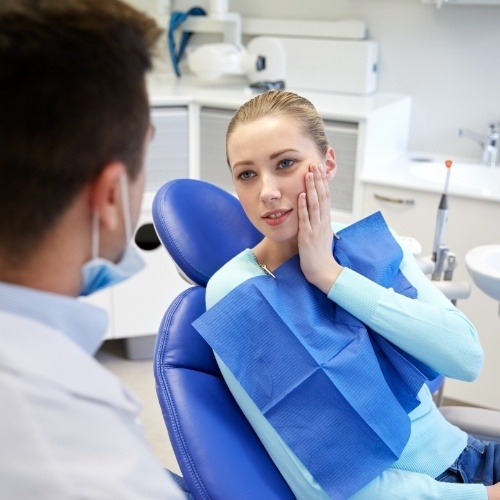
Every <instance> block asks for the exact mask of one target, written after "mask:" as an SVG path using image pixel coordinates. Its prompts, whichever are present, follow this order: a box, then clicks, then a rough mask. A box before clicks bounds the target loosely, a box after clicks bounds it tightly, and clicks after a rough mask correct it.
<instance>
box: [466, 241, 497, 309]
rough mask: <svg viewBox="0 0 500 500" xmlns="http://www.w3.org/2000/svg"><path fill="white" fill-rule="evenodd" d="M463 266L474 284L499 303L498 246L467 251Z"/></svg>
mask: <svg viewBox="0 0 500 500" xmlns="http://www.w3.org/2000/svg"><path fill="white" fill-rule="evenodd" d="M465 265H466V266H467V270H468V271H469V274H470V275H471V278H472V280H473V281H474V283H475V284H476V285H477V286H478V287H479V288H480V289H481V290H482V291H483V292H484V293H486V294H487V295H489V296H490V297H493V298H494V299H496V300H498V301H500V244H498V245H483V246H479V247H476V248H473V249H472V250H469V251H468V252H467V254H466V255H465Z"/></svg>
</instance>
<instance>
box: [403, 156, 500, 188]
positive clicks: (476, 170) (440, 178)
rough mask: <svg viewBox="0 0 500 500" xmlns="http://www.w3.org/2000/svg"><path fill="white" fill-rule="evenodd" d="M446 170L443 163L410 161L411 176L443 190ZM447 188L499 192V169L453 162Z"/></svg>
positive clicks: (477, 164)
mask: <svg viewBox="0 0 500 500" xmlns="http://www.w3.org/2000/svg"><path fill="white" fill-rule="evenodd" d="M447 170H448V169H447V168H446V166H445V165H444V162H436V161H430V162H427V161H412V164H411V166H410V173H411V175H413V176H415V177H417V178H418V179H421V180H423V181H426V182H429V183H432V184H437V185H438V186H439V187H440V188H443V189H444V184H445V181H446V172H447ZM449 188H450V190H451V191H453V188H459V189H461V188H469V189H470V188H472V189H476V190H480V191H482V190H499V191H500V167H498V168H488V167H486V166H484V165H481V164H479V163H464V162H453V164H452V166H451V172H450V184H449Z"/></svg>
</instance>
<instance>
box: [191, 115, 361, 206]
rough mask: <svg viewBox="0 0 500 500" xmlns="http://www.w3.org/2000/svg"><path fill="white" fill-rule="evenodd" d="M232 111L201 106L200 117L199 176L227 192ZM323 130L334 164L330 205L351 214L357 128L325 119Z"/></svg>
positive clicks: (352, 124) (229, 177)
mask: <svg viewBox="0 0 500 500" xmlns="http://www.w3.org/2000/svg"><path fill="white" fill-rule="evenodd" d="M233 114H234V112H232V111H226V110H221V109H213V108H203V109H202V110H201V119H200V151H201V154H200V157H201V165H200V177H201V179H203V180H205V181H208V182H211V183H213V184H217V185H218V186H220V187H222V188H224V189H227V190H228V191H234V186H233V183H232V180H231V175H230V173H229V170H228V166H227V162H226V130H227V126H228V124H229V122H230V120H231V118H232V116H233ZM325 131H326V135H327V137H328V140H329V142H330V144H331V145H332V147H333V148H334V150H335V154H336V158H337V165H338V169H337V174H336V176H335V179H334V180H333V182H332V208H333V209H334V210H339V211H341V212H346V213H351V212H352V210H353V199H354V188H355V170H356V149H357V137H358V127H357V124H356V123H347V122H336V121H326V122H325Z"/></svg>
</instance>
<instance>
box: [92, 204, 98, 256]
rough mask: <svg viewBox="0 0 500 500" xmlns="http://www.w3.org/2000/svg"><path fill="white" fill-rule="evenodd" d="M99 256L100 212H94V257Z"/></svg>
mask: <svg viewBox="0 0 500 500" xmlns="http://www.w3.org/2000/svg"><path fill="white" fill-rule="evenodd" d="M97 258H99V212H98V211H97V210H94V213H93V214H92V259H97Z"/></svg>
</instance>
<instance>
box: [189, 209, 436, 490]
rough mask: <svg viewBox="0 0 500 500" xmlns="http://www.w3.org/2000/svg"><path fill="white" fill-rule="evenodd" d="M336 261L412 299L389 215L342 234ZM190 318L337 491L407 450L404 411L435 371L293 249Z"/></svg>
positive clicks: (355, 485)
mask: <svg viewBox="0 0 500 500" xmlns="http://www.w3.org/2000/svg"><path fill="white" fill-rule="evenodd" d="M339 236H340V237H341V238H340V240H337V241H336V242H335V245H334V249H333V254H334V256H335V258H336V259H337V260H338V262H339V263H340V264H341V265H343V266H346V267H350V268H352V269H354V270H355V271H357V272H359V273H361V274H364V275H365V276H367V277H369V278H370V279H372V280H374V281H376V282H377V283H379V284H381V285H383V286H386V287H389V286H391V287H393V288H394V289H395V290H396V291H397V292H399V293H402V294H404V295H406V296H409V297H415V296H416V291H415V289H414V288H413V287H412V286H411V284H410V283H409V282H408V281H407V280H406V278H405V277H404V276H403V274H402V273H401V272H400V270H399V264H400V262H401V259H402V251H401V248H400V247H399V245H398V244H397V242H396V241H395V240H394V238H393V236H392V234H391V233H390V231H389V229H388V228H387V226H386V224H385V221H384V220H383V218H382V216H381V215H380V214H379V213H378V214H374V215H373V216H370V217H368V218H366V219H364V220H362V221H360V222H358V223H356V224H354V225H351V226H349V227H347V228H345V229H343V230H342V231H340V232H339ZM274 274H275V276H276V279H273V278H271V277H269V276H259V277H255V278H252V279H250V280H248V281H246V282H245V283H243V284H242V285H240V286H239V287H237V288H236V289H234V290H233V291H232V292H230V293H229V294H228V295H227V296H226V297H225V298H224V299H222V300H221V301H219V302H218V303H217V304H216V305H214V306H213V307H212V308H211V309H210V310H209V311H207V313H205V314H204V315H203V316H202V317H201V318H199V319H198V320H197V321H195V322H194V323H193V326H194V327H195V328H196V329H197V330H198V331H199V333H200V334H201V335H202V336H203V338H205V340H206V341H207V342H208V343H209V344H210V346H211V347H212V348H213V349H214V351H215V352H216V353H217V355H218V356H219V357H220V358H221V359H222V361H223V362H224V363H225V364H226V365H227V366H228V367H229V369H230V370H231V372H232V373H233V374H234V375H235V377H236V378H237V379H238V381H239V383H240V384H241V385H242V387H243V388H244V390H245V391H246V392H247V393H248V394H249V396H250V397H251V398H252V400H253V401H254V402H255V404H256V405H257V406H258V407H259V409H260V410H261V411H262V413H263V415H264V416H265V417H266V418H267V419H268V420H269V422H270V424H271V425H272V426H273V427H274V428H275V429H276V431H277V432H278V434H279V435H280V436H281V437H282V438H283V440H284V441H285V442H286V443H287V445H288V446H289V447H290V449H291V450H292V451H293V452H294V453H295V454H296V456H297V457H298V458H299V459H300V460H301V462H302V463H303V464H304V466H305V467H307V469H308V470H309V471H310V472H311V473H312V474H313V476H314V477H315V479H316V481H318V483H319V484H320V485H321V487H322V488H323V489H324V490H325V491H326V492H327V493H328V494H329V496H330V497H331V498H343V497H347V496H350V495H352V494H353V493H355V492H356V491H358V490H359V489H360V488H362V487H363V486H364V485H365V484H367V483H368V482H370V481H371V480H372V479H373V478H375V477H376V476H378V475H379V474H380V473H381V472H382V471H384V470H385V469H386V468H387V467H389V466H390V465H391V464H393V463H394V462H395V461H396V460H397V459H398V457H399V456H400V454H401V452H402V450H403V448H404V446H405V445H406V443H407V441H408V438H409V434H410V420H409V418H408V415H407V413H409V412H410V411H411V410H413V409H414V408H415V407H416V406H418V404H419V401H418V399H417V397H416V395H417V393H418V391H419V390H420V388H421V387H422V384H423V383H424V381H425V380H426V379H427V378H432V377H433V376H434V375H435V373H434V372H433V371H431V370H429V369H428V368H427V367H425V366H424V365H422V364H421V363H419V362H417V361H416V360H414V359H412V358H411V357H409V356H408V355H406V354H405V353H403V352H402V351H400V350H399V349H397V348H396V347H395V346H393V345H392V344H390V343H389V342H388V341H386V340H384V339H383V338H382V337H380V336H379V335H377V334H376V333H374V332H372V331H369V330H368V329H367V328H366V327H365V325H364V324H363V323H361V322H360V321H359V320H358V319H356V318H355V317H354V316H352V315H351V314H349V313H348V312H347V311H345V310H344V309H342V308H341V307H339V306H337V305H336V304H335V303H334V302H332V301H330V300H329V299H328V298H327V296H326V295H325V294H323V293H322V292H321V291H320V290H319V289H317V288H316V287H314V286H313V285H311V284H310V283H308V282H307V281H306V280H305V279H304V276H303V274H302V272H301V270H300V264H299V258H298V256H295V257H294V258H292V259H290V260H289V261H287V262H286V263H284V264H283V265H282V266H280V267H279V268H278V269H276V270H275V271H274Z"/></svg>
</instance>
